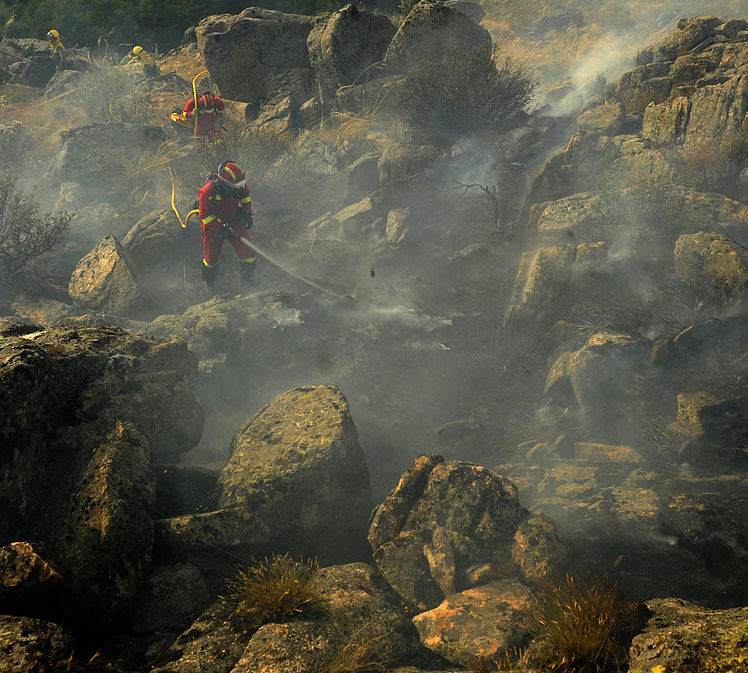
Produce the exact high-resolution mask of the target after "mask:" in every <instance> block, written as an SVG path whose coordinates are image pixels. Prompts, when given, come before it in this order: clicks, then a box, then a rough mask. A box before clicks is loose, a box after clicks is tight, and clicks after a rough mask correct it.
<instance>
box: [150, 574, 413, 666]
mask: <svg viewBox="0 0 748 673" xmlns="http://www.w3.org/2000/svg"><path fill="white" fill-rule="evenodd" d="M315 583H316V586H317V588H318V590H319V593H320V595H321V596H322V598H324V599H325V600H326V601H327V609H326V611H325V614H322V615H319V616H317V617H314V618H307V619H298V620H292V621H290V622H287V623H284V624H266V625H264V626H262V627H260V629H258V630H257V631H256V632H255V633H254V634H253V635H252V636H251V638H249V639H247V637H246V633H247V625H246V622H243V621H242V619H241V618H240V617H239V615H238V614H237V611H236V604H235V603H234V602H233V601H222V602H219V603H217V604H215V605H214V606H212V607H211V608H209V609H208V610H207V611H206V612H205V613H203V615H201V616H200V618H199V619H198V620H196V621H195V622H194V623H193V624H192V626H191V627H190V628H189V629H187V630H186V631H185V632H184V633H183V634H182V635H180V636H179V637H178V638H177V639H176V641H175V642H174V644H173V645H172V646H171V648H170V649H169V651H168V652H167V653H166V655H165V658H166V659H171V660H172V662H171V663H168V664H165V665H164V666H163V668H160V669H157V670H158V671H162V672H163V673H167V672H171V671H175V670H178V671H180V673H201V672H202V671H206V670H210V671H216V672H217V673H229V672H233V673H255V672H257V671H263V673H288V672H290V671H295V672H298V673H303V672H304V671H316V670H330V666H331V664H332V662H333V661H334V659H335V658H336V657H339V656H340V654H341V653H343V650H344V649H345V648H347V651H348V652H350V651H353V650H356V649H360V651H361V652H362V653H365V654H366V655H368V656H370V657H372V659H374V660H376V661H381V662H384V661H387V662H388V663H392V662H396V661H399V660H402V659H408V658H411V657H412V656H413V655H414V654H416V653H418V651H419V649H420V645H419V642H418V634H417V633H416V631H415V629H414V628H413V626H412V624H410V620H409V619H408V617H407V616H406V615H405V614H404V613H403V611H402V609H401V607H400V604H399V601H398V598H397V596H396V595H395V593H394V592H393V591H392V589H391V588H390V587H389V586H387V583H386V582H385V581H384V580H383V579H382V577H381V576H380V575H378V574H377V572H376V571H375V569H374V568H372V567H371V566H369V565H366V564H364V563H351V564H347V565H342V566H330V567H327V568H322V569H321V570H320V571H319V572H318V573H317V576H316V578H315ZM340 670H345V669H340Z"/></svg>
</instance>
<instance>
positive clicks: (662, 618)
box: [629, 598, 748, 673]
mask: <svg viewBox="0 0 748 673" xmlns="http://www.w3.org/2000/svg"><path fill="white" fill-rule="evenodd" d="M647 607H648V608H649V609H650V610H651V611H652V613H653V614H652V616H651V617H650V619H649V621H648V623H647V626H646V627H645V629H644V632H643V633H641V634H640V635H638V636H636V638H634V641H633V643H632V644H631V650H630V654H631V663H630V664H629V671H631V673H728V671H732V672H733V673H738V672H740V671H748V646H746V641H747V640H748V608H734V609H731V610H707V609H706V608H703V607H701V606H700V605H695V604H694V603H688V602H687V601H684V600H680V599H678V598H658V599H655V600H651V601H649V602H647Z"/></svg>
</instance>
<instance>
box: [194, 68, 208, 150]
mask: <svg viewBox="0 0 748 673" xmlns="http://www.w3.org/2000/svg"><path fill="white" fill-rule="evenodd" d="M207 74H208V71H207V70H203V71H202V72H199V73H197V75H195V76H194V77H193V78H192V100H193V101H194V103H195V108H194V112H193V113H192V114H193V115H194V117H195V122H194V128H193V132H194V134H195V136H197V119H198V117H199V116H200V112H199V111H198V109H199V107H200V106H199V105H198V102H197V81H198V80H199V79H200V78H201V77H202V76H203V75H207Z"/></svg>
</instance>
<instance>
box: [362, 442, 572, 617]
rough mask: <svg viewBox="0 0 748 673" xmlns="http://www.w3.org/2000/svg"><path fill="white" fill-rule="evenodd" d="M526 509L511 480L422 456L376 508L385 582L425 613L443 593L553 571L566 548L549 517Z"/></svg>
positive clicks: (372, 539)
mask: <svg viewBox="0 0 748 673" xmlns="http://www.w3.org/2000/svg"><path fill="white" fill-rule="evenodd" d="M528 514H529V513H528V512H527V511H526V510H524V509H523V508H522V507H520V505H519V502H518V500H517V491H516V487H515V486H514V484H512V482H510V481H509V480H508V479H505V478H504V477H501V476H500V475H498V474H496V473H495V472H492V471H491V470H488V469H486V468H484V467H479V466H477V465H470V464H468V463H461V462H447V463H445V462H443V460H442V458H441V457H440V456H420V457H419V458H417V459H416V461H415V463H414V464H413V466H412V467H411V468H410V470H408V472H406V473H405V474H404V475H403V477H402V478H401V480H400V483H399V484H398V485H397V487H396V488H395V489H394V490H393V491H392V493H391V494H390V495H389V496H388V497H387V498H386V499H385V501H384V502H383V503H382V504H381V505H380V506H379V507H378V508H377V509H376V511H375V513H374V516H373V518H372V522H371V526H370V527H369V543H370V544H371V547H372V550H373V552H374V560H375V562H376V564H377V567H378V568H379V569H380V571H381V573H382V574H383V575H384V577H385V579H386V580H387V581H388V582H389V584H390V586H392V587H393V588H394V589H395V591H396V592H397V593H398V594H399V595H400V596H401V598H402V599H403V601H404V602H405V603H406V604H407V605H408V606H409V608H410V609H411V610H413V611H414V612H424V611H425V610H430V609H433V608H435V607H436V606H437V605H439V603H440V602H441V601H442V600H443V599H444V596H445V594H446V593H453V592H454V591H462V590H464V589H467V588H470V587H472V586H475V585H477V584H483V583H485V582H487V581H491V580H495V579H501V578H507V577H512V576H513V577H518V578H519V579H520V580H521V581H526V582H529V583H533V582H535V581H537V580H539V579H541V578H542V577H545V576H546V575H548V574H552V573H553V572H555V571H556V570H557V568H558V566H559V565H560V564H562V563H563V562H564V561H565V553H564V552H563V547H561V546H560V544H559V543H558V540H557V539H556V536H555V528H554V527H553V523H552V522H551V521H550V520H547V519H544V520H542V521H541V520H538V521H535V522H534V523H530V522H529V521H528ZM530 521H531V519H530ZM523 523H524V524H525V528H524V529H523V528H522V527H523ZM520 529H522V530H521V532H520ZM531 539H532V540H531Z"/></svg>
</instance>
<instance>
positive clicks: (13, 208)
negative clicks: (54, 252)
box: [0, 175, 73, 281]
mask: <svg viewBox="0 0 748 673" xmlns="http://www.w3.org/2000/svg"><path fill="white" fill-rule="evenodd" d="M72 217H73V216H72V215H71V214H69V213H66V212H62V213H59V214H56V215H52V214H51V213H43V214H42V213H41V212H40V208H39V203H38V201H37V200H36V199H35V198H34V196H33V195H31V194H27V193H26V192H24V191H23V190H22V189H20V188H19V187H18V186H17V185H16V181H15V180H14V179H13V178H12V177H10V176H7V175H0V279H2V280H4V281H7V280H10V279H11V278H12V277H13V276H14V275H15V274H16V273H18V272H19V271H20V270H21V269H22V268H23V267H24V265H26V264H27V263H28V262H29V261H30V260H32V259H34V258H35V257H39V255H42V254H44V253H45V252H47V251H48V250H51V249H52V247H54V246H55V245H57V244H58V243H60V242H61V241H63V240H64V239H65V238H66V237H67V235H68V232H69V231H70V220H71V219H72Z"/></svg>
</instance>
